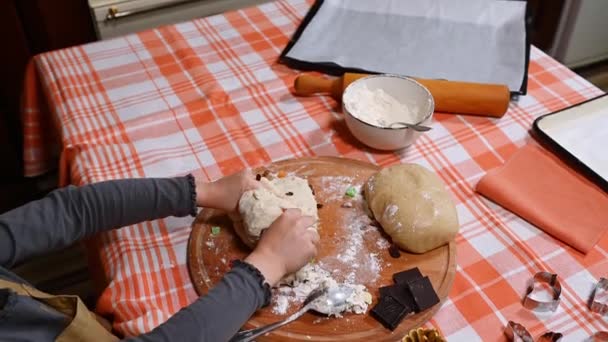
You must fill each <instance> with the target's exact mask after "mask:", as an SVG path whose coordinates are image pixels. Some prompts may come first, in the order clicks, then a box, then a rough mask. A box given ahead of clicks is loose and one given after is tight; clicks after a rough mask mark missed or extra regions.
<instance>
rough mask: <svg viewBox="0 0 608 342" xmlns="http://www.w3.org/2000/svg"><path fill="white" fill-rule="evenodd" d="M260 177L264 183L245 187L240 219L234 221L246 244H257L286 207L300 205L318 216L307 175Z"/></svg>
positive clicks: (315, 216) (310, 213)
mask: <svg viewBox="0 0 608 342" xmlns="http://www.w3.org/2000/svg"><path fill="white" fill-rule="evenodd" d="M260 181H261V182H263V183H264V184H263V186H262V187H260V188H259V189H256V190H250V191H246V192H245V193H243V195H242V196H241V199H240V200H239V213H240V215H241V217H240V219H241V220H240V221H237V222H235V224H234V226H235V231H236V233H237V234H238V235H239V237H240V238H241V240H243V242H244V243H245V244H246V245H247V246H249V247H251V248H253V247H255V245H256V243H257V241H258V240H259V239H260V235H261V234H262V231H263V230H264V229H266V228H268V227H269V226H270V225H271V224H272V223H273V222H274V221H275V220H276V219H277V218H278V217H279V216H281V214H282V213H283V209H291V208H298V209H300V210H302V215H306V216H313V217H314V218H315V219H318V215H317V201H316V199H315V196H314V195H313V194H312V190H311V189H310V187H309V186H308V181H307V180H306V179H304V178H300V177H297V176H286V177H283V178H275V179H273V180H268V179H266V178H262V179H261V180H260ZM314 228H316V225H315V227H314Z"/></svg>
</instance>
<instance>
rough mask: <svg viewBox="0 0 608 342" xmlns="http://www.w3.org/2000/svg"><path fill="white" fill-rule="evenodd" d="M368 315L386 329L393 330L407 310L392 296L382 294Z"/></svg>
mask: <svg viewBox="0 0 608 342" xmlns="http://www.w3.org/2000/svg"><path fill="white" fill-rule="evenodd" d="M370 315H371V316H372V317H374V318H375V319H376V320H377V321H378V322H380V323H382V325H384V326H385V327H386V328H387V329H390V330H395V328H397V326H398V325H399V323H401V321H402V320H403V317H405V316H406V315H407V310H406V309H405V307H404V306H403V305H401V303H399V302H398V301H397V300H396V299H394V298H393V297H391V296H384V297H381V298H380V301H379V302H378V304H376V306H374V308H373V309H372V310H371V311H370Z"/></svg>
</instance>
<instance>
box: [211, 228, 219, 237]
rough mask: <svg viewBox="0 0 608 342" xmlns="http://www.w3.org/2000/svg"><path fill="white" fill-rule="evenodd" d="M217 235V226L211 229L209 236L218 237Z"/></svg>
mask: <svg viewBox="0 0 608 342" xmlns="http://www.w3.org/2000/svg"><path fill="white" fill-rule="evenodd" d="M219 233H220V227H218V226H213V227H211V235H213V236H215V235H218V234H219Z"/></svg>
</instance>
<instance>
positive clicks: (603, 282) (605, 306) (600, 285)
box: [589, 278, 608, 315]
mask: <svg viewBox="0 0 608 342" xmlns="http://www.w3.org/2000/svg"><path fill="white" fill-rule="evenodd" d="M598 290H601V291H602V292H606V293H608V279H606V278H600V281H598V282H597V284H595V287H594V288H593V292H591V298H590V299H589V309H590V310H591V311H593V312H596V313H598V314H600V315H606V314H608V303H606V302H600V301H597V300H596V299H595V296H596V295H597V294H598Z"/></svg>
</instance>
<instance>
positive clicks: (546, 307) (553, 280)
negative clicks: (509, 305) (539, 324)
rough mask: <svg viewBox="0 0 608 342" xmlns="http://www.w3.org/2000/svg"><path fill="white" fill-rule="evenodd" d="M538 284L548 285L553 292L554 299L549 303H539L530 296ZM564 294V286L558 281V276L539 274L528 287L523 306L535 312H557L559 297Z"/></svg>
mask: <svg viewBox="0 0 608 342" xmlns="http://www.w3.org/2000/svg"><path fill="white" fill-rule="evenodd" d="M537 282H542V283H547V284H549V286H551V289H552V290H553V299H552V300H549V301H539V300H536V299H534V298H532V297H530V295H531V294H532V291H534V284H536V283H537ZM561 294H562V285H561V284H560V283H559V280H557V274H553V273H549V272H538V273H536V274H535V275H534V279H533V281H532V284H530V286H528V289H527V290H526V296H525V297H524V302H523V305H524V307H525V308H526V309H529V310H534V311H555V310H557V307H558V306H559V297H560V295H561Z"/></svg>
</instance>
